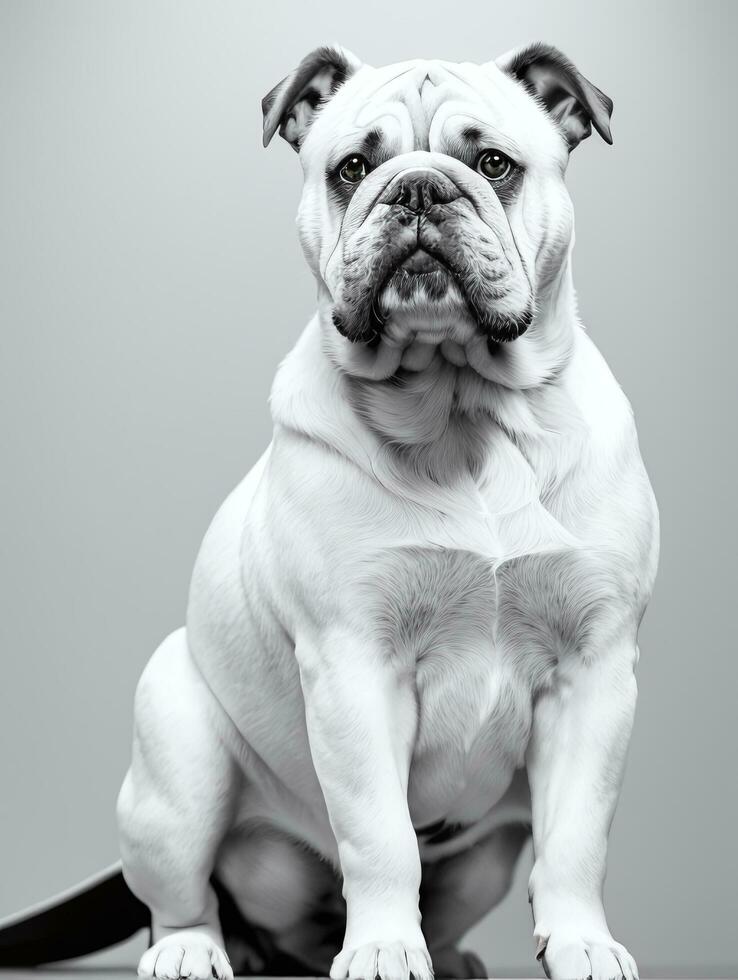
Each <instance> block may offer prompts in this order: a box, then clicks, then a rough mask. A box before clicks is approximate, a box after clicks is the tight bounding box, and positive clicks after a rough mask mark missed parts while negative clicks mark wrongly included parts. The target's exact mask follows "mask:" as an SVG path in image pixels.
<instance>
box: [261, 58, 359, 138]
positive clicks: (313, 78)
mask: <svg viewBox="0 0 738 980" xmlns="http://www.w3.org/2000/svg"><path fill="white" fill-rule="evenodd" d="M359 68H361V62H360V61H359V59H358V58H357V57H356V55H353V54H351V52H350V51H347V50H346V49H345V48H341V47H339V46H338V45H332V46H330V47H322V48H316V49H315V50H314V51H311V52H310V54H308V55H305V57H304V58H303V59H302V61H301V62H300V64H299V65H298V66H297V68H295V70H294V71H293V72H292V73H291V74H289V75H288V76H287V77H286V78H283V79H282V81H281V82H280V83H279V84H278V85H275V86H274V88H273V89H272V90H271V92H269V94H268V95H265V96H264V98H263V99H262V100H261V109H262V112H263V113H264V146H268V145H269V143H270V142H271V139H272V136H274V134H275V133H276V131H277V129H279V135H280V136H282V137H284V139H286V140H287V142H288V143H289V144H290V146H291V147H292V148H293V150H297V151H298V152H299V150H300V144H301V143H302V141H303V139H304V138H305V134H306V133H307V131H308V129H309V128H310V124H311V123H312V121H313V118H314V117H315V113H316V110H317V108H318V106H319V105H320V104H321V103H322V102H326V101H327V100H328V99H330V97H331V96H332V95H333V94H334V92H335V91H336V89H338V88H339V86H341V85H342V84H343V83H344V82H345V81H346V79H347V78H349V77H350V76H351V75H353V74H354V72H355V71H358V69H359Z"/></svg>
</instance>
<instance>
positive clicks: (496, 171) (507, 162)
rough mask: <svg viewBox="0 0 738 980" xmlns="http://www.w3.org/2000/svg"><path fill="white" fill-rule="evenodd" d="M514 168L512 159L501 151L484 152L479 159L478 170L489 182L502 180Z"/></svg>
mask: <svg viewBox="0 0 738 980" xmlns="http://www.w3.org/2000/svg"><path fill="white" fill-rule="evenodd" d="M512 168H513V162H512V160H511V159H510V157H507V156H505V154H504V153H501V152H500V151H499V150H484V151H483V152H482V153H480V154H479V158H478V159H477V170H478V171H479V173H480V174H481V175H482V176H483V177H486V178H487V180H502V178H503V177H507V175H508V174H509V173H510V171H511V170H512Z"/></svg>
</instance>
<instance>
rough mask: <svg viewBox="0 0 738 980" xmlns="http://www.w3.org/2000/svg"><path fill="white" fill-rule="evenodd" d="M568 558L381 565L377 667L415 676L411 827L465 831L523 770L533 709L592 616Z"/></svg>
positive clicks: (393, 555)
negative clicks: (400, 666) (444, 825)
mask: <svg viewBox="0 0 738 980" xmlns="http://www.w3.org/2000/svg"><path fill="white" fill-rule="evenodd" d="M592 574H593V569H592V567H591V565H588V561H587V560H586V559H583V558H582V557H581V556H577V555H576V554H574V553H572V554H561V553H557V554H555V555H550V554H549V555H531V556H526V557H523V558H518V559H515V560H511V561H509V562H507V563H506V564H505V565H503V566H501V567H500V568H498V569H497V571H496V572H495V571H494V570H493V568H492V565H491V563H490V562H489V561H488V560H487V559H485V558H483V557H482V556H480V555H477V554H474V553H472V552H469V551H460V550H451V549H449V550H443V549H430V548H421V547H413V548H401V549H397V550H393V551H390V552H387V553H385V555H383V556H382V558H381V561H380V562H379V566H378V568H377V575H376V578H375V579H374V582H375V596H376V602H377V606H376V613H375V615H376V617H377V628H378V630H379V632H380V635H381V637H382V640H383V642H384V643H385V645H386V650H387V655H388V656H391V657H400V658H401V659H402V660H403V661H405V662H407V663H411V664H414V666H415V676H416V684H417V692H418V730H417V737H416V743H415V751H414V756H413V765H412V769H411V774H410V785H409V790H408V796H409V801H410V808H411V813H412V816H413V819H414V821H415V823H416V825H423V824H426V823H431V822H433V821H436V820H439V819H446V820H457V821H458V822H461V823H465V822H472V821H474V820H477V819H479V818H481V817H482V816H483V815H484V814H485V813H486V812H487V811H488V810H489V809H490V807H491V806H493V805H494V803H496V802H497V801H498V800H499V799H500V797H501V796H502V794H503V793H504V792H505V790H506V789H507V787H508V785H509V783H510V779H511V778H512V775H513V772H514V771H515V769H516V768H517V767H519V766H520V765H522V763H523V758H524V753H525V749H526V746H527V743H528V739H529V734H530V727H531V718H532V703H533V698H534V695H535V693H536V691H537V690H539V689H540V687H541V685H543V684H546V683H549V682H550V679H551V676H552V673H553V671H554V670H555V668H556V664H557V660H558V658H559V657H560V656H561V655H562V654H564V653H570V654H572V655H577V650H578V648H579V646H580V645H581V644H582V643H583V642H584V641H585V639H586V634H587V630H588V629H589V628H590V625H591V620H592V617H593V615H595V606H596V600H594V599H593V596H592V589H591V587H588V585H587V583H588V582H589V583H590V585H591V580H592Z"/></svg>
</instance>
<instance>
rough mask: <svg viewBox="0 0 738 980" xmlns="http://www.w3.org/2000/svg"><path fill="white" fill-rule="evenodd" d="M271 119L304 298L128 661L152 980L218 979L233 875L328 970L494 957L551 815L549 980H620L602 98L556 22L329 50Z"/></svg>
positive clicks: (648, 509) (650, 511) (250, 899)
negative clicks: (595, 238) (441, 40)
mask: <svg viewBox="0 0 738 980" xmlns="http://www.w3.org/2000/svg"><path fill="white" fill-rule="evenodd" d="M263 110H264V143H265V145H266V144H268V143H269V142H270V140H271V139H272V137H273V136H274V134H275V133H276V132H277V131H279V133H280V135H281V136H282V137H284V139H285V140H286V141H287V142H288V143H289V144H290V145H291V146H292V147H293V148H294V149H295V150H296V151H297V153H298V156H299V159H300V163H301V164H302V168H303V172H304V190H303V193H302V199H301V201H300V205H299V211H298V218H297V225H298V230H299V237H300V241H301V243H302V248H303V250H304V253H305V257H306V259H307V262H308V264H309V266H310V268H311V270H312V272H313V274H314V276H315V280H316V283H317V312H316V314H315V316H314V317H313V319H312V320H311V321H310V322H309V324H308V325H307V327H306V328H305V330H304V332H303V333H302V335H301V336H300V338H299V340H298V342H297V344H296V346H295V347H294V349H293V350H292V351H291V353H289V354H288V355H287V357H286V359H285V360H284V362H283V363H282V364H281V366H280V368H279V370H278V372H277V375H276V378H275V381H274V386H273V390H272V395H271V410H272V415H273V418H274V437H273V440H272V442H271V444H270V446H269V448H268V449H267V450H266V452H265V453H264V455H263V456H262V458H261V459H260V460H259V462H258V463H257V464H256V466H255V467H254V468H253V469H252V470H251V472H250V473H249V475H248V476H247V477H246V479H245V480H244V481H243V483H242V484H241V485H240V486H239V487H237V488H236V489H235V490H234V491H233V493H232V494H231V495H230V496H229V497H228V499H227V500H226V502H225V503H224V504H223V506H222V508H221V509H220V511H219V512H218V514H217V516H216V517H215V519H214V521H213V523H212V525H211V527H210V529H209V530H208V532H207V535H206V537H205V540H204V543H203V545H202V548H201V551H200V553H199V557H198V559H197V562H196V566H195V569H194V574H193V578H192V585H191V592H190V597H189V605H188V611H187V618H186V626H185V627H183V628H182V629H180V630H178V631H177V632H175V633H174V634H172V635H171V636H169V637H168V638H167V639H166V640H165V641H164V642H163V643H162V645H161V646H160V647H159V649H158V650H157V651H156V652H155V653H154V655H153V657H152V659H151V661H150V662H149V664H148V666H147V667H146V669H145V671H144V673H143V676H142V678H141V681H140V683H139V685H138V689H137V693H136V697H135V735H134V745H133V760H132V764H131V768H130V770H129V772H128V774H127V776H126V778H125V781H124V784H123V787H122V790H121V793H120V798H119V802H118V820H119V826H120V840H121V851H122V868H123V874H124V876H125V880H126V882H127V883H128V886H129V887H130V889H131V890H132V892H133V893H134V894H135V895H136V896H138V898H139V899H140V900H141V901H142V902H143V903H145V904H146V905H147V906H148V908H149V909H150V911H151V920H152V928H153V940H152V941H153V944H152V945H151V947H150V948H149V949H148V950H147V952H145V953H144V955H143V957H142V959H141V962H140V966H139V975H140V976H142V977H148V978H153V977H158V978H168V980H171V978H199V980H205V978H209V977H211V976H215V977H217V978H219V980H226V978H231V977H232V975H233V974H232V970H231V967H230V964H229V960H228V957H227V956H226V951H225V946H224V938H223V932H222V929H221V915H220V914H219V903H218V893H217V892H216V888H215V887H214V882H215V881H217V882H219V883H221V885H222V886H223V887H224V888H225V889H226V891H227V893H228V894H229V895H230V896H231V898H232V900H233V901H234V902H235V905H236V906H237V908H238V910H239V912H240V913H241V915H242V916H243V918H244V920H245V921H247V922H248V923H250V924H252V925H253V926H254V927H256V928H257V929H260V930H262V931H263V932H264V933H265V934H268V935H269V937H270V939H271V941H272V943H273V948H274V949H276V950H279V951H281V952H282V953H284V954H285V955H289V956H291V957H293V960H294V961H295V962H299V963H301V964H303V965H304V967H305V970H306V971H312V972H313V973H314V975H320V974H321V973H322V974H325V973H329V975H330V977H331V978H333V980H342V978H345V977H351V978H359V977H362V978H367V980H376V978H380V980H407V978H408V977H409V976H410V975H412V976H413V977H415V980H429V978H430V977H431V976H432V975H433V968H434V966H435V969H436V971H437V972H438V973H439V974H441V975H443V976H449V977H472V976H477V977H478V976H481V975H482V974H483V972H484V967H483V966H482V964H481V963H480V962H479V960H478V959H477V958H476V957H475V956H474V955H473V954H468V953H463V952H461V951H460V950H459V948H458V943H459V941H460V940H461V939H462V937H463V936H464V934H465V933H466V932H467V931H468V930H469V929H470V927H471V926H473V925H474V924H475V923H476V922H477V921H479V919H480V918H481V917H482V916H484V915H485V914H486V913H487V912H488V911H489V910H490V909H491V908H492V907H493V906H494V905H495V904H496V903H498V902H499V901H500V899H501V898H502V897H503V896H504V895H505V893H506V891H507V889H508V887H509V885H510V881H511V877H512V875H513V871H514V867H515V863H516V860H517V858H518V856H519V854H520V852H521V849H522V848H523V846H524V845H525V843H526V841H527V839H528V837H529V836H530V835H531V834H532V838H533V850H534V864H533V870H532V874H531V876H530V885H529V895H530V904H531V908H532V915H533V936H534V942H535V947H534V948H535V950H536V955H537V957H538V958H539V959H540V960H541V961H542V965H543V967H544V969H545V971H546V973H547V974H548V976H550V977H552V978H562V980H563V978H566V980H571V978H585V977H592V978H593V980H606V978H613V977H623V978H626V980H635V978H637V968H636V964H635V962H634V960H633V957H632V956H631V955H630V953H629V952H628V951H627V949H626V948H625V946H623V945H622V944H621V943H620V942H617V941H616V940H615V939H614V938H613V936H612V935H611V933H610V930H609V928H608V924H607V920H606V917H605V911H604V908H603V895H602V893H603V882H604V877H605V866H606V851H607V838H608V832H609V828H610V823H611V821H612V818H613V814H614V811H615V806H616V802H617V798H618V793H619V790H620V786H621V782H622V778H623V768H624V764H625V758H626V750H627V747H628V740H629V736H630V732H631V726H632V723H633V715H634V710H635V704H636V680H635V676H634V668H635V666H636V663H637V660H638V645H637V632H638V626H639V622H640V620H641V617H642V615H643V612H644V609H645V606H646V603H647V601H648V598H649V595H650V592H651V588H652V585H653V581H654V576H655V570H656V563H657V551H658V543H657V538H658V531H657V523H658V521H657V510H656V505H655V501H654V496H653V493H652V490H651V487H650V484H649V481H648V478H647V475H646V472H645V469H644V466H643V463H642V461H641V457H640V453H639V449H638V442H637V437H636V430H635V427H634V422H633V416H632V413H631V409H630V407H629V404H628V402H627V400H626V398H625V396H624V395H623V393H622V391H621V390H620V388H619V386H618V385H617V383H616V382H615V380H614V379H613V376H612V375H611V373H610V371H609V370H608V368H607V366H606V364H605V363H604V361H603V359H602V357H601V356H600V354H599V353H598V352H597V350H596V349H595V346H594V344H593V343H592V341H591V340H590V339H589V337H588V335H587V334H586V333H585V331H584V328H583V326H582V324H581V323H580V321H579V319H578V315H577V307H576V298H575V293H574V288H573V285H572V271H571V252H572V245H573V240H574V232H573V227H574V225H573V214H572V205H571V201H570V198H569V195H568V193H567V189H566V185H565V182H564V175H565V171H566V166H567V161H568V158H569V154H570V153H571V151H572V150H573V149H574V148H575V147H576V146H577V145H578V144H579V143H580V142H581V140H582V139H584V138H585V137H586V136H588V135H589V134H590V132H591V129H592V127H594V129H595V130H596V131H597V132H598V133H599V134H600V136H601V137H603V138H604V139H605V140H606V141H607V142H608V143H610V142H611V136H610V124H609V120H610V115H611V111H612V102H611V101H610V99H609V98H607V97H606V96H605V95H604V94H603V93H602V92H601V91H599V89H597V88H596V87H595V86H594V85H593V84H591V83H590V82H589V81H588V80H587V79H586V78H584V77H583V75H582V74H581V73H580V72H579V71H578V70H577V69H576V68H575V67H574V65H572V64H571V63H570V62H569V61H568V60H567V59H566V58H565V57H564V55H562V54H561V52H559V51H558V50H556V49H555V48H553V47H550V46H548V45H543V44H533V45H530V46H527V47H524V48H522V49H518V50H516V51H514V52H511V53H509V54H507V55H505V56H503V57H502V58H500V59H498V60H497V61H495V62H490V63H487V64H483V65H474V64H451V63H447V62H441V61H409V62H405V63H402V64H396V65H391V66H389V67H386V68H379V69H375V68H371V67H369V66H368V65H364V64H361V63H360V62H359V61H358V60H357V58H356V57H355V56H353V55H352V54H350V53H349V52H348V51H345V50H342V49H340V48H338V47H324V48H320V49H318V50H316V51H313V52H311V53H310V54H308V55H307V56H306V57H305V58H304V59H303V61H302V62H301V63H300V65H299V66H298V67H297V68H296V69H295V70H294V71H293V72H292V73H291V74H290V75H289V76H288V77H287V78H285V79H284V80H283V81H282V82H280V83H279V84H278V85H277V86H276V87H275V88H274V89H273V90H272V91H271V92H270V93H269V94H268V95H267V96H266V98H265V99H264V102H263ZM284 275H285V277H287V276H288V272H287V271H285V272H284ZM221 913H222V909H221ZM259 965H260V966H261V968H262V969H264V964H263V963H261V964H257V968H258V966H259Z"/></svg>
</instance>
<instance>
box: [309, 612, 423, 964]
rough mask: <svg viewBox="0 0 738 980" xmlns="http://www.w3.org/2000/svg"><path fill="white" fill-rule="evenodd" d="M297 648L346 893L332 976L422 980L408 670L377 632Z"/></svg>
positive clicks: (335, 634)
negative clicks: (382, 645)
mask: <svg viewBox="0 0 738 980" xmlns="http://www.w3.org/2000/svg"><path fill="white" fill-rule="evenodd" d="M297 656H298V661H299V664H300V674H301V678H302V685H303V691H304V697H305V711H306V719H307V726H308V734H309V738H310V748H311V751H312V756H313V761H314V765H315V770H316V772H317V775H318V779H319V780H320V784H321V787H322V789H323V795H324V797H325V801H326V806H327V809H328V815H329V818H330V821H331V826H332V828H333V832H334V834H335V837H336V842H337V845H338V856H339V860H340V864H341V871H342V873H343V894H344V898H345V899H346V911H347V920H346V935H345V939H344V944H343V949H342V950H341V952H340V953H339V954H338V955H337V956H336V958H335V960H334V961H333V967H332V969H331V972H330V975H331V977H332V978H334V980H339V978H342V977H347V976H348V977H369V978H372V980H373V978H374V977H375V976H379V977H381V978H382V980H406V978H407V977H408V975H409V974H410V973H412V974H413V975H414V976H415V977H416V978H417V980H428V978H430V977H431V976H432V968H431V964H430V957H429V955H428V950H427V946H426V943H425V940H424V938H423V934H422V932H421V928H420V911H419V897H418V896H419V889H420V858H419V855H418V844H417V838H416V836H415V832H414V830H413V826H412V823H411V820H410V813H409V810H408V803H407V783H408V773H409V769H410V758H411V754H412V747H413V742H414V737H415V730H416V724H417V718H416V705H415V691H414V679H413V674H412V672H411V671H410V670H409V669H408V668H407V666H406V665H404V664H402V663H401V662H399V661H398V660H395V659H394V658H393V657H392V656H390V655H389V654H388V652H387V651H386V650H383V649H381V648H380V647H379V645H378V644H377V643H376V641H374V640H373V639H370V638H367V637H366V636H364V637H361V636H357V635H355V634H352V633H349V632H348V631H339V630H333V631H331V633H330V634H328V635H326V634H323V635H322V636H320V637H319V638H318V639H317V640H315V641H314V642H310V643H302V644H301V643H298V645H297Z"/></svg>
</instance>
